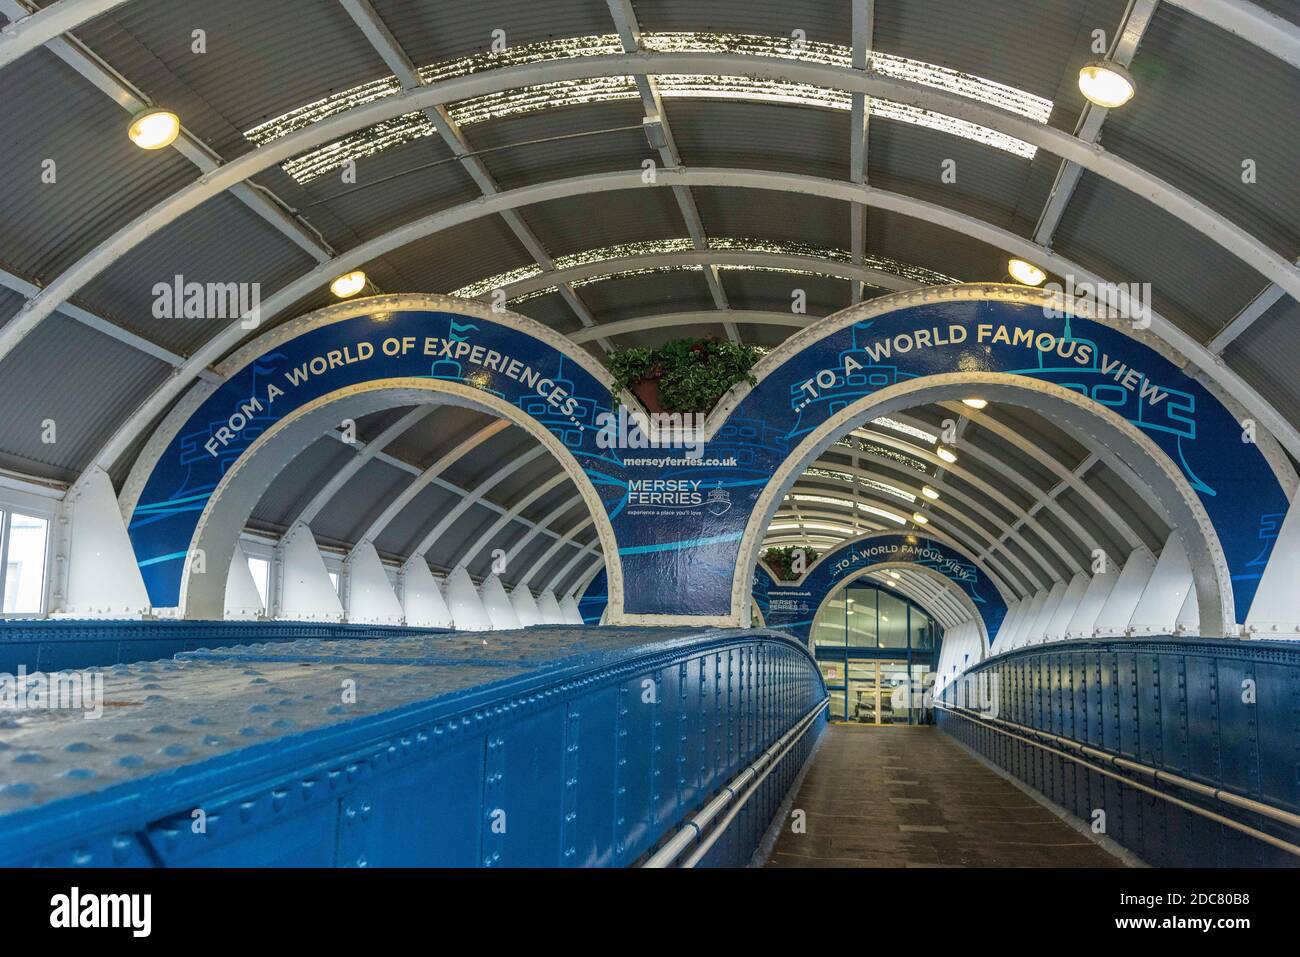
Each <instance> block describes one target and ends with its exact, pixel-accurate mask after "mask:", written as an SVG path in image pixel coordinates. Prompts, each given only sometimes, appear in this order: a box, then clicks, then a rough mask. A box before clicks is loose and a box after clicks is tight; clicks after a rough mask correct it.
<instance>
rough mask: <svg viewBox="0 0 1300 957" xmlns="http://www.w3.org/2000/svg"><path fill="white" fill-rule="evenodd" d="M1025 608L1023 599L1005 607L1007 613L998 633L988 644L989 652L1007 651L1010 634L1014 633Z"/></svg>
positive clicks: (1026, 606)
mask: <svg viewBox="0 0 1300 957" xmlns="http://www.w3.org/2000/svg"><path fill="white" fill-rule="evenodd" d="M1027 608H1028V605H1026V603H1025V600H1024V599H1021V600H1020V601H1013V602H1012V603H1011V604H1010V605H1009V606H1007V613H1006V616H1005V617H1004V618H1003V619H1002V624H1001V625H999V626H998V633H997V634H996V635H994V636H993V640H992V641H991V642H989V649H990V650H994V649H996V650H997V651H1006V650H1007V648H1008V644H1007V642H1008V640H1009V639H1010V638H1011V636H1012V634H1014V633H1015V630H1016V623H1017V622H1018V621H1019V620H1020V616H1021V615H1023V614H1024V613H1025V611H1026V610H1027Z"/></svg>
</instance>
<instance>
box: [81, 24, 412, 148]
mask: <svg viewBox="0 0 1300 957" xmlns="http://www.w3.org/2000/svg"><path fill="white" fill-rule="evenodd" d="M110 27H116V28H117V30H118V31H120V32H118V33H117V34H116V35H114V33H113V31H112V30H111V28H110ZM195 29H203V30H205V31H206V32H207V52H206V53H200V54H196V53H194V52H192V50H191V44H192V42H193V41H192V39H191V33H192V31H193V30H195ZM84 37H85V39H86V41H87V43H88V44H89V45H91V47H92V48H94V49H96V50H97V52H100V54H101V55H102V56H104V58H105V59H106V60H107V61H108V62H109V63H111V64H112V65H113V66H114V67H116V68H117V69H118V70H119V71H120V72H121V73H122V74H123V75H125V76H126V77H127V78H128V79H130V80H131V81H132V82H134V83H136V84H137V85H138V86H140V87H141V88H142V89H144V90H145V91H147V92H148V93H149V95H150V96H152V97H153V98H154V100H155V101H156V102H159V103H166V104H170V105H172V108H173V109H176V110H178V112H180V113H181V115H182V117H184V118H185V122H186V123H188V124H191V125H192V128H194V129H195V131H196V132H197V133H198V134H199V135H200V136H201V137H203V138H205V139H209V141H210V143H211V145H212V146H214V147H216V148H218V149H219V150H221V151H222V152H223V153H225V152H230V153H234V152H235V151H236V150H237V149H239V148H240V146H241V144H240V142H239V140H238V139H234V138H232V137H231V136H230V134H229V131H230V130H231V129H234V130H239V131H243V130H246V129H249V128H250V127H252V126H255V125H256V124H258V123H260V122H262V121H263V120H267V119H270V118H271V117H274V116H278V115H279V114H281V113H284V112H285V111H287V110H290V109H293V108H294V107H297V106H301V105H302V104H304V103H309V102H311V101H313V100H317V99H320V98H321V97H324V96H326V95H328V94H330V93H332V92H335V91H338V90H343V89H346V88H348V87H351V86H355V85H356V84H358V83H364V82H366V81H368V80H372V79H377V78H378V77H381V76H386V75H388V74H389V72H390V71H389V70H388V68H387V67H386V66H385V65H384V61H383V60H382V59H380V57H379V55H378V54H377V53H375V51H374V48H373V47H371V46H370V44H369V42H367V40H366V38H365V36H364V35H363V34H362V33H361V31H360V30H359V29H358V28H357V26H356V24H355V23H353V21H352V18H351V17H349V16H348V14H347V13H346V11H344V9H343V7H342V6H340V5H339V4H337V3H329V2H320V0H276V2H275V3H264V2H261V0H223V2H222V3H219V4H202V5H200V6H199V7H198V8H196V7H195V6H194V5H192V4H189V3H177V2H175V0H134V2H132V3H129V4H126V5H125V6H123V7H119V8H118V9H117V10H115V11H114V12H113V13H111V14H109V15H108V16H107V17H104V18H101V20H100V21H96V22H95V23H94V24H92V27H91V29H90V30H87V31H85V33H84ZM208 111H211V113H215V114H216V115H217V116H219V117H221V118H222V120H223V121H224V122H222V123H220V124H218V123H216V122H211V123H205V122H203V117H204V115H205V114H207V113H208ZM227 124H228V125H227ZM227 158H229V157H227Z"/></svg>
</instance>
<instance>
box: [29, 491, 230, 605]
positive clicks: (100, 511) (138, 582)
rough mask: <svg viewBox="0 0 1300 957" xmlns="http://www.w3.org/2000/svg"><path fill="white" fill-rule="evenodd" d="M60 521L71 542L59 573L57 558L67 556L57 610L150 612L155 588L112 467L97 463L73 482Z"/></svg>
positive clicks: (60, 555) (196, 568)
mask: <svg viewBox="0 0 1300 957" xmlns="http://www.w3.org/2000/svg"><path fill="white" fill-rule="evenodd" d="M58 523H59V525H60V527H61V529H62V530H64V532H65V537H64V538H62V539H61V541H63V542H66V545H65V547H64V548H63V549H61V550H60V551H59V552H58V553H57V554H56V555H55V563H56V568H55V574H58V568H57V563H58V562H60V561H63V562H66V564H67V572H66V574H67V582H66V585H65V586H64V589H63V594H62V595H60V594H58V592H57V591H56V593H55V594H54V596H53V599H54V600H53V601H52V602H51V611H52V614H53V615H63V616H68V617H75V618H138V617H140V616H141V615H143V614H146V613H147V612H148V611H149V594H148V592H147V591H145V587H144V579H143V578H141V577H140V568H139V566H138V565H137V564H136V561H135V550H134V549H133V548H132V547H131V539H130V537H129V536H128V535H127V533H126V526H125V525H124V524H123V523H122V513H121V511H119V509H118V507H117V494H116V493H115V492H114V491H113V483H112V481H110V480H109V477H108V473H106V472H105V471H103V470H102V469H98V468H97V469H93V470H91V471H90V472H88V473H87V474H86V477H85V479H84V480H83V481H81V482H78V483H77V484H76V485H75V486H73V488H72V489H70V490H69V492H68V494H67V497H66V498H64V500H63V502H62V503H61V505H60V507H59V518H58ZM199 567H201V566H198V565H196V567H195V571H196V572H197V571H198V568H199ZM216 572H217V570H216V569H213V573H216ZM57 580H58V579H56V581H57Z"/></svg>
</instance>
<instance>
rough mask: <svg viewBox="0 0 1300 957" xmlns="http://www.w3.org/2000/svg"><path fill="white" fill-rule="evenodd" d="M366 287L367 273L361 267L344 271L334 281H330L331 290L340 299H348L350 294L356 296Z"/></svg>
mask: <svg viewBox="0 0 1300 957" xmlns="http://www.w3.org/2000/svg"><path fill="white" fill-rule="evenodd" d="M365 287H366V274H365V273H363V272H362V271H361V270H360V269H356V270H353V271H352V272H349V273H344V274H343V275H342V276H339V277H338V278H337V279H335V280H334V281H333V282H332V283H330V292H332V293H334V295H336V296H338V297H339V298H340V299H347V298H348V297H349V296H355V295H356V294H357V293H359V292H360V291H361V290H362V289H364V288H365Z"/></svg>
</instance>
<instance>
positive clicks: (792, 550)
mask: <svg viewBox="0 0 1300 957" xmlns="http://www.w3.org/2000/svg"><path fill="white" fill-rule="evenodd" d="M799 552H802V553H803V570H802V571H799V572H796V571H795V570H794V560H795V555H796V554H797V553H799ZM818 554H819V553H818V551H817V549H815V548H808V547H806V546H803V545H783V546H780V547H774V548H769V549H767V550H766V551H765V552H763V561H764V562H765V563H766V564H767V567H768V568H770V569H771V570H772V571H774V572H776V577H777V578H779V579H780V580H781V581H783V582H792V581H798V580H799V579H800V578H801V577H802V576H803V573H804V572H806V571H807V570H808V569H810V568H812V565H813V562H815V561H817V557H818Z"/></svg>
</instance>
